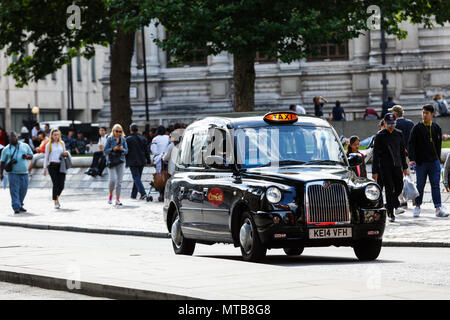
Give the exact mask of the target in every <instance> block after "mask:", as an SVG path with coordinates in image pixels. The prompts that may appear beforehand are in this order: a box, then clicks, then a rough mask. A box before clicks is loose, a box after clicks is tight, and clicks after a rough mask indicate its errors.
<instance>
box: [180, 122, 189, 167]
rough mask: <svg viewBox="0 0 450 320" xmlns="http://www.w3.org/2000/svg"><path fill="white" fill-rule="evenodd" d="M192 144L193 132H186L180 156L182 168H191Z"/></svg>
mask: <svg viewBox="0 0 450 320" xmlns="http://www.w3.org/2000/svg"><path fill="white" fill-rule="evenodd" d="M191 142H192V130H186V131H185V133H184V135H183V140H182V141H181V148H180V156H179V157H178V164H179V165H182V166H185V167H187V166H189V165H190V163H191Z"/></svg>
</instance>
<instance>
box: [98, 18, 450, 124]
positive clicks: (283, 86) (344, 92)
mask: <svg viewBox="0 0 450 320" xmlns="http://www.w3.org/2000/svg"><path fill="white" fill-rule="evenodd" d="M403 27H404V28H405V29H406V30H407V31H408V37H407V38H406V39H404V40H397V39H396V38H395V37H394V36H387V37H386V41H387V49H386V65H382V64H381V49H380V41H381V33H380V30H373V31H370V32H368V33H366V34H365V35H363V36H360V37H359V38H356V39H352V40H350V41H348V44H347V45H345V46H344V47H343V48H340V47H337V46H334V45H324V46H323V48H322V49H323V52H322V51H321V52H322V53H323V54H322V56H321V57H319V58H314V59H303V60H300V61H294V62H292V63H289V64H287V63H282V62H281V61H267V60H264V59H260V61H259V62H257V63H256V65H255V69H256V85H255V87H256V88H255V109H256V110H270V109H283V108H284V109H287V108H288V107H289V105H290V104H300V105H302V106H304V107H305V108H306V110H307V112H308V113H313V103H312V100H313V97H314V96H316V95H320V96H323V97H325V98H327V99H328V101H329V103H328V104H327V105H325V112H330V110H331V108H332V107H333V105H334V102H335V101H336V100H340V101H341V103H342V106H343V107H344V109H345V111H346V113H347V118H349V119H358V118H361V117H362V115H363V114H364V111H365V109H366V108H367V107H371V108H374V109H375V110H377V111H378V112H380V111H381V104H382V85H381V83H380V81H381V79H382V71H383V70H386V71H387V79H388V81H389V84H388V94H389V95H391V96H393V97H394V101H395V102H397V103H399V104H401V105H403V106H404V108H405V109H406V112H407V114H409V115H418V114H419V113H420V109H421V105H423V104H424V103H427V102H430V101H431V99H432V98H433V96H434V94H436V93H442V94H443V95H444V96H448V95H449V94H450V25H446V26H444V27H436V28H435V29H432V30H428V29H425V28H424V27H423V26H421V25H413V24H409V23H405V24H404V26H403ZM165 36H166V34H165V31H164V29H163V27H162V26H158V27H156V26H155V25H154V24H151V25H150V26H148V27H146V28H145V48H146V54H147V56H146V63H147V80H148V89H147V90H148V102H149V110H150V124H151V126H156V125H159V124H163V125H167V124H171V123H175V122H178V121H182V122H187V123H190V122H192V121H193V120H195V119H196V118H198V117H201V116H203V115H207V114H213V113H219V112H228V111H232V103H233V90H232V89H233V76H232V71H233V58H232V56H231V55H230V54H229V53H227V52H222V53H221V54H219V55H217V56H208V57H207V58H206V59H204V60H203V62H202V61H191V62H185V63H184V64H181V65H175V66H174V64H173V63H172V60H171V58H170V57H168V56H167V54H166V53H165V52H164V51H162V50H161V49H160V48H158V47H157V46H156V44H154V42H153V39H154V38H155V37H158V38H160V39H163V38H164V37H165ZM141 52H142V41H141V34H140V32H138V34H137V36H136V50H135V55H134V57H133V63H132V80H131V90H130V94H131V105H132V109H133V120H134V121H136V122H138V123H140V124H143V123H144V122H145V107H144V106H145V104H144V72H143V71H144V70H143V56H142V53H141ZM109 68H110V66H109V59H108V57H107V56H106V58H105V67H104V70H103V80H102V82H103V84H104V88H103V98H104V106H103V109H102V112H101V114H100V118H101V121H103V122H104V123H107V122H108V121H109V120H108V119H109V79H108V75H109Z"/></svg>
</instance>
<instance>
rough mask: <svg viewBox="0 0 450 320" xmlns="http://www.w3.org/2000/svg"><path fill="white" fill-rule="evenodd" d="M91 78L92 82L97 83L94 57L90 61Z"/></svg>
mask: <svg viewBox="0 0 450 320" xmlns="http://www.w3.org/2000/svg"><path fill="white" fill-rule="evenodd" d="M91 77H92V82H96V81H97V79H96V78H97V76H96V74H95V56H94V57H92V59H91Z"/></svg>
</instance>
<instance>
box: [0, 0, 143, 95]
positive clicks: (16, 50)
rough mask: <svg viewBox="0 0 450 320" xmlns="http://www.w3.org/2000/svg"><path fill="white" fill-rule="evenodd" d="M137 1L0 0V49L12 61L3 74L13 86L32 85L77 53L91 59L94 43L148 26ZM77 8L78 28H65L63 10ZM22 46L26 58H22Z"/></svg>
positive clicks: (65, 12)
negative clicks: (71, 7)
mask: <svg viewBox="0 0 450 320" xmlns="http://www.w3.org/2000/svg"><path fill="white" fill-rule="evenodd" d="M141 2H142V1H137V0H78V1H73V0H46V1H42V0H9V1H1V2H0V50H3V49H5V56H15V57H16V59H14V61H13V62H12V63H11V64H10V65H9V66H8V68H7V71H6V73H5V75H12V76H13V77H14V79H15V80H16V86H18V87H23V86H24V85H27V84H28V83H29V81H37V80H39V79H42V78H43V77H45V76H46V75H47V74H50V73H52V72H54V71H56V70H58V69H59V68H61V67H62V66H63V65H64V64H68V63H70V61H71V59H72V58H73V57H75V56H77V55H81V56H84V57H86V58H91V57H92V56H93V55H94V54H95V49H94V45H95V44H99V45H103V46H107V45H108V44H111V43H113V42H114V39H115V35H116V33H117V30H118V29H119V28H121V29H123V30H124V31H130V32H134V31H135V30H137V29H138V28H140V26H142V25H146V24H148V23H149V21H150V20H149V18H148V17H146V14H145V12H144V13H143V12H141V11H140V9H139V4H140V3H141ZM73 3H75V4H76V5H78V6H79V7H80V9H81V29H76V28H74V29H69V28H68V27H67V19H68V18H69V17H70V15H71V13H67V8H68V7H69V6H70V5H72V4H73ZM26 48H28V49H29V51H30V52H29V54H28V55H27V54H26Z"/></svg>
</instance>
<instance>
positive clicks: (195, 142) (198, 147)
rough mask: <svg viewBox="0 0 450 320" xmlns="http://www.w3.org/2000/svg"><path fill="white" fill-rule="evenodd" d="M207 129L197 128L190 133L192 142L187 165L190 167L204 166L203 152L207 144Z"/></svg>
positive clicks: (204, 152)
mask: <svg viewBox="0 0 450 320" xmlns="http://www.w3.org/2000/svg"><path fill="white" fill-rule="evenodd" d="M207 133H208V132H207V129H206V128H205V129H198V130H195V131H194V132H193V133H192V136H193V137H192V143H191V152H190V161H189V165H190V166H191V167H204V166H205V161H204V159H205V154H206V148H207V146H208V142H207V139H206V138H207Z"/></svg>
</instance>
